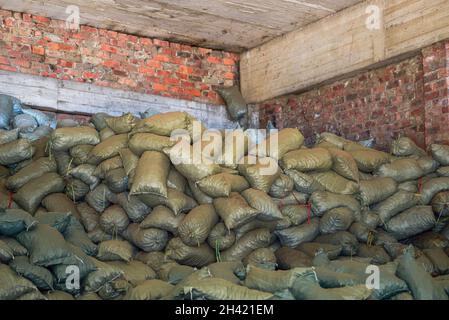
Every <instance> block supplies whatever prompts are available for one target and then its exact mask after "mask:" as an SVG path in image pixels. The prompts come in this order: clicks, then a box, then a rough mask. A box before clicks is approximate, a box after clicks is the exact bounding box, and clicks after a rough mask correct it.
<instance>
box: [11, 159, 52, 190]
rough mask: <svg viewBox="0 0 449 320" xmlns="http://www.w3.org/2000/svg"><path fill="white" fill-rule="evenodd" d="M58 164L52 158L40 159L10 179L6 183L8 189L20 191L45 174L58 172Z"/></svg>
mask: <svg viewBox="0 0 449 320" xmlns="http://www.w3.org/2000/svg"><path fill="white" fill-rule="evenodd" d="M56 170H57V167H56V162H55V161H54V159H50V158H40V159H37V160H36V161H33V162H32V163H31V164H29V165H28V166H26V167H25V168H23V169H21V170H19V171H18V172H17V173H16V174H14V175H12V176H11V177H9V178H8V179H7V181H6V187H7V188H8V189H10V190H13V191H14V190H18V189H20V188H21V187H22V186H23V185H25V184H26V183H28V182H29V181H31V180H32V179H35V178H38V177H40V176H41V175H43V174H44V173H48V172H56Z"/></svg>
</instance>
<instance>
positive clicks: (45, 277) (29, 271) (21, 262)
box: [9, 256, 53, 290]
mask: <svg viewBox="0 0 449 320" xmlns="http://www.w3.org/2000/svg"><path fill="white" fill-rule="evenodd" d="M9 266H10V267H11V269H13V270H14V271H15V272H16V273H17V274H18V275H21V276H23V277H25V278H27V279H28V280H30V281H31V282H32V283H33V284H34V285H35V286H36V287H38V288H39V289H41V290H53V275H52V274H51V272H50V271H48V270H47V269H45V268H43V267H39V266H36V265H34V264H32V263H30V260H29V258H28V257H25V256H22V257H16V258H15V259H14V260H13V261H12V262H11V263H10V264H9Z"/></svg>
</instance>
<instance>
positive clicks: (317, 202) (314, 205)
mask: <svg viewBox="0 0 449 320" xmlns="http://www.w3.org/2000/svg"><path fill="white" fill-rule="evenodd" d="M309 203H310V204H311V209H312V212H313V213H314V214H315V215H317V216H322V215H323V214H324V212H326V211H328V210H330V209H333V208H338V207H347V208H349V209H351V210H352V211H353V212H354V213H355V214H356V215H358V214H359V213H360V203H359V202H358V201H357V200H356V199H355V198H354V197H352V196H350V195H342V194H341V195H340V194H333V193H330V192H327V191H317V192H314V193H313V194H312V196H311V197H310V199H309Z"/></svg>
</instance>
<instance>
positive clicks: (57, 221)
mask: <svg viewBox="0 0 449 320" xmlns="http://www.w3.org/2000/svg"><path fill="white" fill-rule="evenodd" d="M71 216H72V213H71V212H43V211H38V212H36V214H35V215H34V218H36V219H37V220H38V221H39V223H40V224H46V225H49V226H50V227H53V228H55V229H56V230H58V231H59V232H60V233H63V232H64V231H65V230H66V229H67V226H68V225H69V223H70V220H71Z"/></svg>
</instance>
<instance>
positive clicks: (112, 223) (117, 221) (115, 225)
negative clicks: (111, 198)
mask: <svg viewBox="0 0 449 320" xmlns="http://www.w3.org/2000/svg"><path fill="white" fill-rule="evenodd" d="M99 224H100V226H101V229H103V230H104V231H105V232H106V233H109V234H111V235H116V234H120V233H121V232H122V231H124V230H125V229H126V227H128V225H129V218H128V215H127V214H126V212H125V210H123V208H122V207H121V206H119V205H115V204H114V205H112V206H110V207H108V208H107V209H106V210H105V211H104V212H103V213H102V214H101V216H100V220H99Z"/></svg>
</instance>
